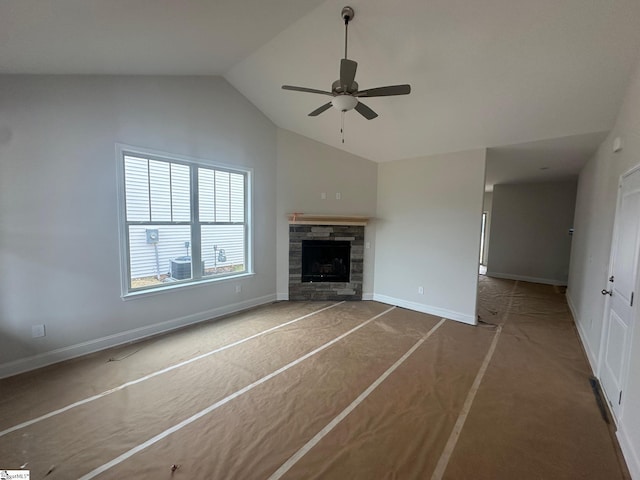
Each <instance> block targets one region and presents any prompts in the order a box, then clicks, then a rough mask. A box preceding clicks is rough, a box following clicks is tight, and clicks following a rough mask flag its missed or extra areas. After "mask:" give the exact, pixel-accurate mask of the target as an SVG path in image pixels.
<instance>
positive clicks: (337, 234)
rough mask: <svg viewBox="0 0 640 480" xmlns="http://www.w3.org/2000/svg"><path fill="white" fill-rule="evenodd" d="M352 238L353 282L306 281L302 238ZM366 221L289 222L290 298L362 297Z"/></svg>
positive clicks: (349, 240) (341, 298)
mask: <svg viewBox="0 0 640 480" xmlns="http://www.w3.org/2000/svg"><path fill="white" fill-rule="evenodd" d="M303 240H327V241H331V240H333V241H348V242H351V260H350V261H351V272H350V281H349V282H344V283H343V282H308V283H303V282H302V241H303ZM363 265H364V225H340V224H336V225H331V224H329V225H326V224H324V222H323V224H316V225H314V224H298V223H294V222H292V223H291V224H290V225H289V300H362V279H363Z"/></svg>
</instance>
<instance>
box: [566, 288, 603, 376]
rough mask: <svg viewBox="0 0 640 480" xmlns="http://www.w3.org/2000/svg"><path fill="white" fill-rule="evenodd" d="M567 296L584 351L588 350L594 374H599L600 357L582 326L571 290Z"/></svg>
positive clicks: (588, 357) (588, 358)
mask: <svg viewBox="0 0 640 480" xmlns="http://www.w3.org/2000/svg"><path fill="white" fill-rule="evenodd" d="M565 297H566V298H567V305H569V310H570V311H571V315H572V316H573V323H574V324H575V326H576V330H578V336H579V337H580V342H582V346H583V347H584V351H585V352H587V360H588V361H589V365H591V370H592V371H593V373H594V375H595V376H596V377H597V376H598V358H597V357H596V355H595V353H594V351H593V349H592V348H591V345H590V344H589V337H588V336H587V332H585V331H584V327H583V326H582V322H581V321H580V319H579V318H578V314H577V313H576V307H575V305H574V304H573V301H572V300H571V296H570V295H569V291H567V293H566V294H565Z"/></svg>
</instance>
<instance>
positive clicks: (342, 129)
mask: <svg viewBox="0 0 640 480" xmlns="http://www.w3.org/2000/svg"><path fill="white" fill-rule="evenodd" d="M344 114H345V112H344V110H343V111H342V112H341V113H340V116H341V117H342V118H341V124H340V133H341V134H342V143H344Z"/></svg>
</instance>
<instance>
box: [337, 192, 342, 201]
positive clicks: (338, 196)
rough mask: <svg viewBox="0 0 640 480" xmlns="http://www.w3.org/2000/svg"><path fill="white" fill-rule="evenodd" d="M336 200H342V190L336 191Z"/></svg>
mask: <svg viewBox="0 0 640 480" xmlns="http://www.w3.org/2000/svg"><path fill="white" fill-rule="evenodd" d="M336 200H342V194H341V193H340V192H338V193H336Z"/></svg>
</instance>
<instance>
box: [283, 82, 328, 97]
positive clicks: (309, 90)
mask: <svg viewBox="0 0 640 480" xmlns="http://www.w3.org/2000/svg"><path fill="white" fill-rule="evenodd" d="M282 89H283V90H293V91H294V92H306V93H319V94H320V95H329V96H330V97H333V93H331V92H325V91H324V90H316V89H315V88H307V87H294V86H293V85H282Z"/></svg>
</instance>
